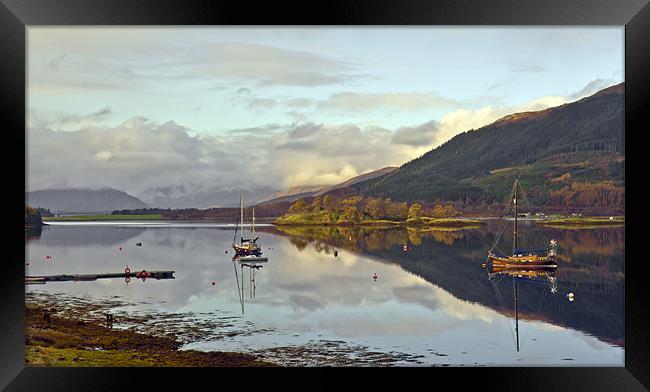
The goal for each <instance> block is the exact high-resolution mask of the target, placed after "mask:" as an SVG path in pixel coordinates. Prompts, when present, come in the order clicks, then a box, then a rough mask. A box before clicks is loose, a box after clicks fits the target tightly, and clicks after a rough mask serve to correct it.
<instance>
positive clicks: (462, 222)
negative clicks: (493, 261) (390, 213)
mask: <svg viewBox="0 0 650 392" xmlns="http://www.w3.org/2000/svg"><path fill="white" fill-rule="evenodd" d="M484 224H485V222H484V221H482V220H479V219H457V218H429V217H418V218H412V219H408V220H407V221H406V226H408V227H418V228H419V227H422V228H455V229H457V228H474V227H481V226H482V225H484Z"/></svg>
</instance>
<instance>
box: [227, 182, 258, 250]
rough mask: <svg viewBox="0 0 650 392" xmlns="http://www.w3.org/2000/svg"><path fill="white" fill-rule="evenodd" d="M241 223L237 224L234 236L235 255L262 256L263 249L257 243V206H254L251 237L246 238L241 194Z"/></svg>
mask: <svg viewBox="0 0 650 392" xmlns="http://www.w3.org/2000/svg"><path fill="white" fill-rule="evenodd" d="M239 211H240V215H239V222H238V223H239V225H235V237H234V238H233V243H232V247H233V249H234V250H235V256H257V257H259V256H261V255H262V249H261V247H260V246H259V244H258V243H257V240H258V239H259V237H254V236H255V208H253V219H252V221H251V226H250V238H244V196H243V194H240V195H239ZM237 229H240V232H241V233H240V236H239V242H238V241H237Z"/></svg>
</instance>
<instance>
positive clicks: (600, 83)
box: [569, 78, 616, 100]
mask: <svg viewBox="0 0 650 392" xmlns="http://www.w3.org/2000/svg"><path fill="white" fill-rule="evenodd" d="M614 84H616V80H614V79H601V78H597V79H594V80H592V81H591V82H589V83H587V85H586V86H585V87H583V88H582V90H580V91H576V92H575V93H573V94H571V95H570V96H569V98H571V99H572V100H576V99H580V98H584V97H588V96H590V95H592V94H595V93H597V92H598V91H600V90H603V89H605V88H607V87H609V86H612V85H614Z"/></svg>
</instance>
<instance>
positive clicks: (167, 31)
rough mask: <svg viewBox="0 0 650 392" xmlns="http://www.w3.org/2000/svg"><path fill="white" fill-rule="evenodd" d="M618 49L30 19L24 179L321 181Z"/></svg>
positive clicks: (137, 191) (489, 38)
mask: <svg viewBox="0 0 650 392" xmlns="http://www.w3.org/2000/svg"><path fill="white" fill-rule="evenodd" d="M623 44H624V29H623V28H622V27H521V28H515V27H480V28H479V27H441V26H433V27H363V28H361V27H345V28H344V27H307V28H305V27H301V28H298V27H293V28H292V27H287V28H277V27H250V28H239V27H237V28H235V27H182V28H171V27H165V28H150V27H138V28H125V27H74V28H68V27H29V28H28V30H27V52H28V55H27V56H28V58H27V64H28V65H27V78H28V91H27V94H28V113H27V116H28V132H27V154H28V155H27V156H28V162H27V168H28V170H27V188H28V189H27V190H28V191H31V190H37V189H46V188H62V187H90V188H99V187H113V188H117V189H121V190H125V191H127V192H129V193H131V194H133V195H136V196H141V197H142V198H144V199H146V198H147V197H149V198H150V197H153V196H152V195H156V194H158V195H159V194H161V192H162V193H165V192H167V193H169V194H172V193H174V192H175V194H179V193H180V194H182V193H191V192H198V191H207V190H209V189H217V188H220V189H231V188H233V189H234V188H238V187H244V188H253V187H260V186H270V187H273V188H276V189H287V188H290V187H296V186H307V185H331V184H335V183H338V182H342V181H345V180H347V179H349V178H350V177H353V176H355V175H359V174H363V173H366V172H369V171H372V170H377V169H380V168H383V167H386V166H399V165H401V164H403V163H405V162H407V161H409V160H412V159H414V158H417V157H418V156H420V155H422V154H423V153H425V152H427V151H429V150H430V149H432V148H435V147H436V146H438V145H440V144H442V143H444V142H446V141H447V140H449V139H450V138H451V137H453V136H454V135H456V134H458V133H460V132H464V131H467V130H470V129H476V128H479V127H481V126H483V125H487V124H489V123H491V122H493V121H495V120H497V119H498V118H500V117H503V116H505V115H507V114H511V113H513V112H519V111H527V110H540V109H544V108H547V107H550V106H557V105H560V104H563V103H566V102H571V101H575V100H577V99H580V98H582V97H584V96H587V95H590V94H593V93H594V92H596V91H598V90H600V89H602V88H605V87H608V86H611V85H613V84H617V83H620V82H622V81H623V80H624V74H623V70H624V50H623V47H624V46H623ZM145 201H146V200H145Z"/></svg>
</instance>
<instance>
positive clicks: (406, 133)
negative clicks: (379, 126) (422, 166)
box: [391, 121, 440, 147]
mask: <svg viewBox="0 0 650 392" xmlns="http://www.w3.org/2000/svg"><path fill="white" fill-rule="evenodd" d="M438 132H440V129H439V128H438V124H437V123H436V122H435V121H429V122H427V123H424V124H422V125H418V126H417V127H402V128H398V129H397V130H396V131H395V134H394V135H393V139H392V141H391V142H392V143H393V144H403V145H407V146H415V147H418V146H430V145H431V144H432V143H433V141H434V139H435V136H436V134H437V133H438Z"/></svg>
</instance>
